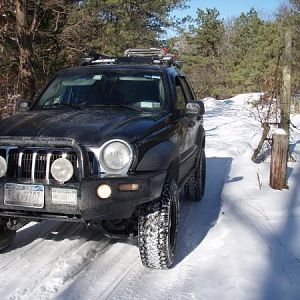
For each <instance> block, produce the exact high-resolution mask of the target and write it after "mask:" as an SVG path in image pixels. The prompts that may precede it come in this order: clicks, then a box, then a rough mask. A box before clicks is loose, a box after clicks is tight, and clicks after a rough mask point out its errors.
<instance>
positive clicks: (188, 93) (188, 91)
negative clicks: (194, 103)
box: [180, 77, 194, 101]
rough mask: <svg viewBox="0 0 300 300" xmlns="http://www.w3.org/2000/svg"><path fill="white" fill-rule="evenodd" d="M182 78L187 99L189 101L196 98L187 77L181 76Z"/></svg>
mask: <svg viewBox="0 0 300 300" xmlns="http://www.w3.org/2000/svg"><path fill="white" fill-rule="evenodd" d="M180 79H181V80H180V81H181V83H182V86H183V89H184V92H185V95H186V99H187V100H188V101H189V100H194V94H193V92H192V90H191V88H190V86H189V84H188V83H187V81H186V79H185V77H181V78H180Z"/></svg>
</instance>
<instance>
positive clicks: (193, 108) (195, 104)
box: [186, 100, 205, 115]
mask: <svg viewBox="0 0 300 300" xmlns="http://www.w3.org/2000/svg"><path fill="white" fill-rule="evenodd" d="M186 112H187V114H191V115H203V114H204V113H205V107H204V103H203V101H201V100H193V101H189V102H188V103H187V105H186Z"/></svg>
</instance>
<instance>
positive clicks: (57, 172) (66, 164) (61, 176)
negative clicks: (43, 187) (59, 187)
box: [51, 158, 74, 182]
mask: <svg viewBox="0 0 300 300" xmlns="http://www.w3.org/2000/svg"><path fill="white" fill-rule="evenodd" d="M51 174H52V176H53V178H54V179H55V180H57V181H59V182H66V181H69V180H70V179H71V178H72V176H73V174H74V168H73V165H72V163H71V162H70V161H69V160H68V159H66V158H58V159H56V160H55V161H54V162H53V164H52V165H51Z"/></svg>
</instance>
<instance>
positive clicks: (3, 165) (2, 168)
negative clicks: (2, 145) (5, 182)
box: [0, 156, 7, 178]
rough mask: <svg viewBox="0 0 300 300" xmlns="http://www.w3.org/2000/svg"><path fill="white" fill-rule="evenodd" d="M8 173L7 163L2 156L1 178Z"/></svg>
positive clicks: (0, 165) (0, 163) (0, 158)
mask: <svg viewBox="0 0 300 300" xmlns="http://www.w3.org/2000/svg"><path fill="white" fill-rule="evenodd" d="M6 171H7V163H6V160H5V159H4V157H2V156H0V178H1V177H3V176H5V174H6Z"/></svg>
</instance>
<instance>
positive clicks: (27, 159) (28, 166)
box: [21, 150, 33, 178]
mask: <svg viewBox="0 0 300 300" xmlns="http://www.w3.org/2000/svg"><path fill="white" fill-rule="evenodd" d="M32 161H33V151H32V150H24V152H23V156H22V161H21V178H31V170H32Z"/></svg>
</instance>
